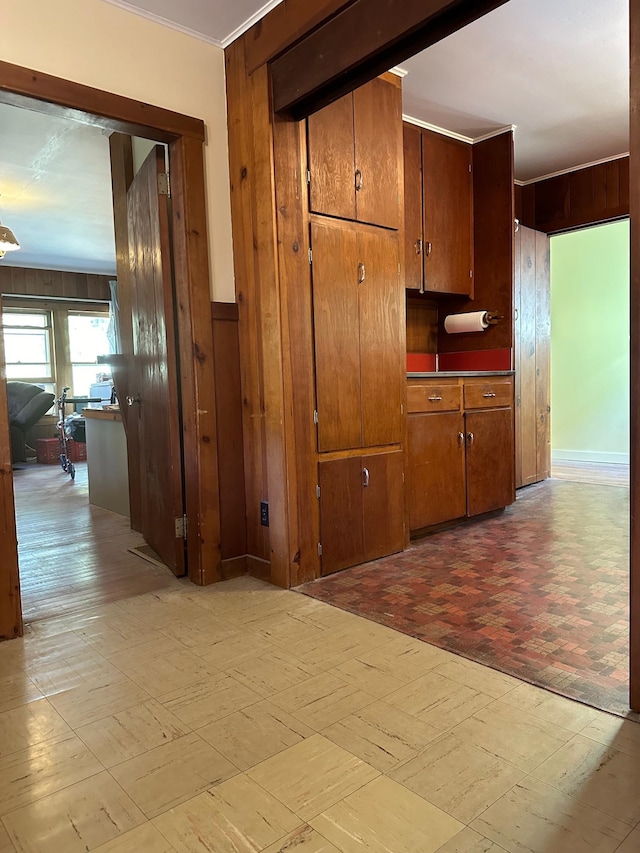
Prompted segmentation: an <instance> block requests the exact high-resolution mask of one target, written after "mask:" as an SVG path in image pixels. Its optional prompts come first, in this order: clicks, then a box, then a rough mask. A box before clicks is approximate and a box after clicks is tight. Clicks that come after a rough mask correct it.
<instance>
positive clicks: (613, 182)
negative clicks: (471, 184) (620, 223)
mask: <svg viewBox="0 0 640 853" xmlns="http://www.w3.org/2000/svg"><path fill="white" fill-rule="evenodd" d="M628 215H629V158H628V157H620V158H618V159H617V160H610V161H609V162H608V163H599V164H598V165H597V166H587V167H586V168H584V169H576V170H575V171H573V172H567V173H566V174H564V175H558V176H557V177H555V178H547V179H546V180H544V181H536V182H535V183H533V184H527V185H526V186H524V187H516V216H517V217H518V219H519V220H520V221H521V222H522V224H523V225H526V226H527V227H528V228H534V229H535V230H536V231H544V232H545V234H557V233H559V232H561V231H570V230H571V229H574V228H582V227H585V226H587V225H597V224H599V223H601V222H611V221H613V220H615V219H621V218H623V217H625V216H628Z"/></svg>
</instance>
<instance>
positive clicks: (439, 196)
mask: <svg viewBox="0 0 640 853" xmlns="http://www.w3.org/2000/svg"><path fill="white" fill-rule="evenodd" d="M403 152H404V194H405V245H404V261H405V283H406V287H407V288H409V289H410V290H420V291H422V292H429V293H448V294H463V295H466V296H472V295H473V265H474V245H473V174H472V168H471V166H472V148H471V146H470V145H468V144H466V143H464V142H459V141H458V140H455V139H450V138H448V137H446V136H442V135H440V134H438V133H433V132H431V131H427V130H420V129H419V128H417V127H415V126H413V125H410V124H407V123H405V124H404V127H403Z"/></svg>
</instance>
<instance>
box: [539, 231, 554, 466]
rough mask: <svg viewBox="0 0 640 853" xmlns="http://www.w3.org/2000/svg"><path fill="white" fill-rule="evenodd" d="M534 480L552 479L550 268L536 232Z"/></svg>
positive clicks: (544, 241) (545, 243)
mask: <svg viewBox="0 0 640 853" xmlns="http://www.w3.org/2000/svg"><path fill="white" fill-rule="evenodd" d="M536 414H537V418H536V426H537V435H536V444H537V446H536V453H537V466H536V467H537V478H538V480H544V479H546V478H547V477H550V476H551V269H550V250H549V237H548V235H547V234H543V233H542V232H541V231H536Z"/></svg>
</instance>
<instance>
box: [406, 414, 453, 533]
mask: <svg viewBox="0 0 640 853" xmlns="http://www.w3.org/2000/svg"><path fill="white" fill-rule="evenodd" d="M408 443H409V448H408V449H409V463H408V464H409V470H408V487H409V525H410V528H411V530H420V528H422V527H428V526H430V525H431V524H440V523H441V522H443V521H451V520H452V519H454V518H461V517H462V516H464V515H465V514H466V509H467V501H466V489H465V450H464V420H463V415H462V414H461V413H460V412H449V413H439V414H416V415H409V417H408Z"/></svg>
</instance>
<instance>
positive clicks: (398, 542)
mask: <svg viewBox="0 0 640 853" xmlns="http://www.w3.org/2000/svg"><path fill="white" fill-rule="evenodd" d="M401 94H402V93H401V84H400V79H399V78H397V77H395V76H394V75H384V77H382V78H378V79H376V80H373V81H372V82H371V83H368V84H366V85H365V86H363V87H361V88H360V89H357V90H356V91H355V92H353V93H351V94H349V95H346V96H345V97H344V98H341V99H340V100H339V101H336V102H335V103H333V104H331V105H330V106H328V107H325V108H324V109H323V110H320V111H319V112H318V113H315V114H314V115H312V116H311V117H310V118H309V119H308V121H307V145H308V165H309V171H308V179H309V209H310V232H311V233H310V246H311V255H310V260H311V279H312V295H313V330H314V354H315V385H316V417H315V421H316V425H317V427H316V428H317V451H318V499H319V504H320V543H319V553H320V555H321V569H322V574H328V573H329V572H332V571H336V570H338V569H342V568H346V567H347V566H351V565H357V564H358V563H361V562H364V561H367V560H372V559H376V558H377V557H381V556H384V555H386V554H390V553H393V552H395V551H400V550H402V548H403V545H404V539H405V530H404V525H405V522H404V485H403V483H404V470H403V452H402V442H403V432H404V412H403V404H404V393H405V392H404V384H405V351H406V347H405V301H404V283H403V280H402V277H401V272H400V246H399V231H400V228H401V222H402V207H401V203H402V192H401V188H402V98H401Z"/></svg>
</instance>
